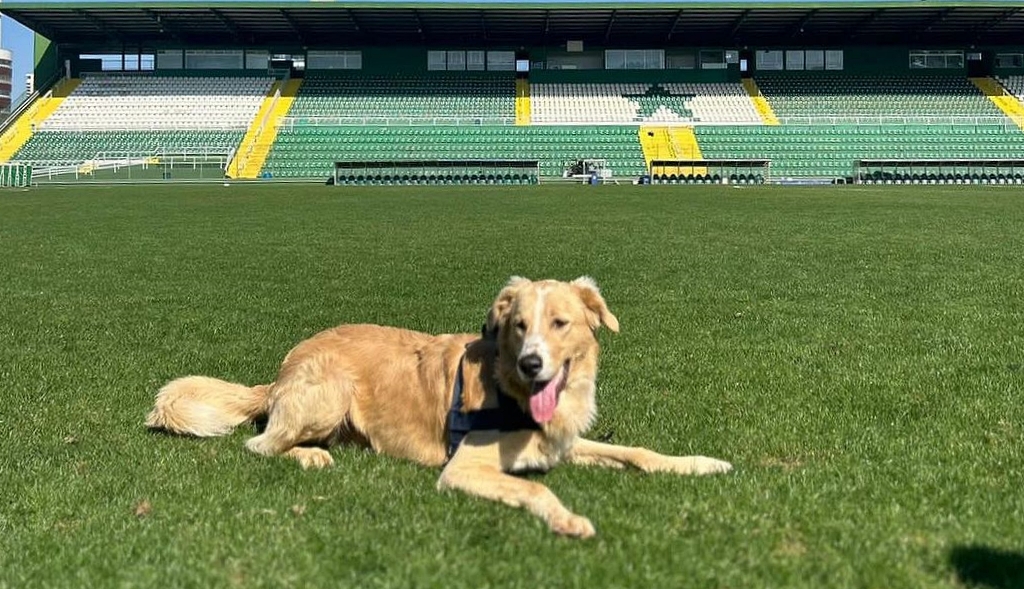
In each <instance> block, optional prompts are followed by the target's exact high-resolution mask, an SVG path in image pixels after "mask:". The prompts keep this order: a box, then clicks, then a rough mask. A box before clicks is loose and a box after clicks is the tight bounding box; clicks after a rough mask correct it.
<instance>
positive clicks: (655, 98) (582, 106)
mask: <svg viewBox="0 0 1024 589" xmlns="http://www.w3.org/2000/svg"><path fill="white" fill-rule="evenodd" d="M530 100H531V106H532V113H531V115H532V121H533V123H534V124H573V123H575V124H580V123H620V124H630V123H633V124H635V123H651V124H659V123H660V124H670V123H692V122H695V121H700V122H709V123H757V122H759V121H760V117H759V115H758V113H757V111H756V110H755V109H754V106H753V104H752V103H751V101H750V99H749V97H748V96H747V94H746V91H745V90H744V89H743V87H742V86H741V85H740V84H739V83H663V84H651V83H624V84H573V83H544V84H533V85H532V86H531V95H530Z"/></svg>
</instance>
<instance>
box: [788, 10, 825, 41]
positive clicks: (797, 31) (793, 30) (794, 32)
mask: <svg viewBox="0 0 1024 589" xmlns="http://www.w3.org/2000/svg"><path fill="white" fill-rule="evenodd" d="M817 13H818V9H817V8H814V9H812V10H809V11H807V14H805V15H803V16H802V17H800V20H798V21H796V24H795V25H793V26H792V27H790V29H789V30H788V31H786V34H785V35H784V36H785V37H787V38H789V39H791V40H792V39H796V38H797V37H799V36H800V35H802V34H803V32H804V27H805V26H807V23H809V22H811V19H812V18H814V15H815V14H817Z"/></svg>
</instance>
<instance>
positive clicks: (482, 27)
mask: <svg viewBox="0 0 1024 589" xmlns="http://www.w3.org/2000/svg"><path fill="white" fill-rule="evenodd" d="M486 14H487V13H486V12H485V11H483V10H481V11H480V32H481V34H482V35H483V38H484V41H486V40H487V16H486Z"/></svg>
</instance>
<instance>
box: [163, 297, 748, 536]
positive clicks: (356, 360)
mask: <svg viewBox="0 0 1024 589" xmlns="http://www.w3.org/2000/svg"><path fill="white" fill-rule="evenodd" d="M602 325H603V326H605V327H607V328H609V329H611V330H612V331H615V332H617V331H618V330H619V322H618V319H616V317H615V315H613V314H612V312H611V311H609V310H608V306H607V305H606V303H605V300H604V298H603V297H602V296H601V293H600V292H599V290H598V288H597V285H596V284H595V283H594V281H593V280H591V279H590V278H587V277H582V278H579V279H576V280H574V281H572V282H568V283H567V282H556V281H551V280H546V281H539V282H533V281H530V280H527V279H524V278H518V277H514V278H512V280H510V281H509V283H508V284H507V285H506V286H505V287H504V288H503V289H502V290H501V292H500V293H499V294H498V297H497V298H496V299H495V301H494V303H493V305H492V306H491V309H490V312H489V313H488V316H487V323H486V326H485V334H484V336H483V337H481V336H477V335H438V336H432V335H427V334H423V333H418V332H413V331H408V330H403V329H397V328H393V327H382V326H377V325H342V326H340V327H336V328H334V329H329V330H327V331H324V332H322V333H319V334H317V335H315V336H313V337H311V338H310V339H308V340H306V341H304V342H302V343H300V344H299V345H297V346H296V347H295V348H294V349H292V350H291V352H289V353H288V355H287V356H286V357H285V359H284V362H283V364H282V366H281V369H280V371H279V373H278V376H277V380H276V381H275V382H273V383H271V384H269V385H259V386H254V387H247V386H244V385H238V384H231V383H227V382H224V381H221V380H217V379H213V378H208V377H203V376H188V377H184V378H180V379H177V380H174V381H172V382H170V383H168V384H167V385H166V386H164V387H163V389H161V390H160V392H159V393H158V395H157V398H156V406H155V408H154V409H153V411H152V412H151V413H150V414H149V417H148V419H147V421H146V425H148V426H149V427H151V428H158V429H163V430H167V431H170V432H174V433H179V434H190V435H194V436H218V435H223V434H226V433H228V432H230V431H231V430H232V428H234V427H235V426H237V425H240V424H243V423H247V422H251V421H253V420H255V419H258V418H261V417H263V416H266V417H267V425H266V429H265V431H264V432H263V433H262V434H260V435H257V436H255V437H253V438H251V439H249V440H248V441H247V442H246V447H248V448H249V449H250V450H252V451H253V452H255V453H257V454H263V455H266V456H276V455H287V456H291V457H292V458H295V459H296V460H298V461H299V463H300V464H302V466H303V467H305V468H309V467H324V466H329V465H331V464H333V462H334V461H333V458H332V457H331V454H330V453H329V452H328V451H327V450H326V449H324V447H323V446H327V445H330V444H332V443H335V442H354V443H359V444H364V445H368V446H370V447H372V448H373V449H374V450H375V451H377V452H382V453H387V454H390V455H392V456H398V457H402V458H408V459H410V460H414V461H416V462H419V463H421V464H424V465H427V466H435V467H440V466H444V469H443V471H442V472H441V477H440V479H439V480H438V483H437V486H438V488H439V489H460V490H462V491H464V492H466V493H469V494H471V495H477V496H480V497H486V498H488V499H492V500H496V501H501V502H504V503H507V504H509V505H513V506H520V507H525V508H526V509H528V510H529V511H530V512H532V513H533V514H535V515H536V516H538V517H540V518H541V519H542V520H544V522H546V523H547V525H548V526H549V527H550V529H551V530H552V531H554V532H556V533H559V534H565V535H570V536H581V537H588V536H592V535H593V534H594V527H593V525H591V523H590V521H589V520H588V519H587V518H585V517H582V516H579V515H576V514H574V513H572V512H571V511H569V510H568V509H566V508H565V506H563V505H562V503H561V502H560V501H559V500H558V498H557V497H555V495H554V494H553V493H552V492H551V491H550V490H549V489H548V488H547V487H545V486H544V485H542V484H540V483H538V482H534V481H531V480H526V479H522V478H518V477H514V476H511V475H510V474H508V473H515V472H521V471H527V470H541V471H543V470H547V469H550V468H552V467H554V466H555V465H557V464H559V463H560V462H570V463H577V464H589V465H601V466H610V467H615V468H622V467H625V466H633V467H636V468H639V469H640V470H643V471H646V472H654V471H667V472H674V473H678V474H707V473H718V472H726V471H728V470H730V469H731V468H732V467H731V466H730V465H729V464H728V463H726V462H722V461H719V460H714V459H711V458H705V457H702V456H686V457H678V456H664V455H661V454H657V453H655V452H652V451H650V450H647V449H643V448H629V447H622V446H612V445H609V444H602V443H598V442H594V441H590V440H586V439H584V438H582V437H581V435H582V434H583V433H584V432H586V431H587V430H588V429H589V428H590V426H591V424H592V423H593V421H594V418H595V416H596V413H597V407H596V405H595V399H594V396H595V395H594V393H595V380H596V377H597V356H598V344H597V338H596V337H595V334H596V331H597V329H598V328H599V327H600V326H602ZM463 356H464V358H463ZM526 356H532V357H534V359H533V363H534V364H535V365H534V366H533V368H534V369H535V370H536V369H537V366H536V359H537V358H539V359H540V366H539V370H538V371H537V373H536V374H534V375H530V374H528V372H529V370H527V372H524V368H523V364H522V362H520V360H521V359H522V358H524V357H526ZM460 359H462V362H461V365H462V367H463V377H464V383H465V384H464V388H463V407H462V410H464V411H472V410H476V409H480V408H487V407H494V406H496V405H497V395H498V394H500V393H499V389H500V390H501V391H504V392H505V393H506V394H508V395H510V396H512V397H513V398H515V399H516V400H517V401H518V402H519V403H520V405H521V406H522V407H523V409H524V410H526V411H530V412H531V413H532V414H533V416H534V417H535V418H537V417H538V416H539V417H540V418H539V419H537V421H538V422H540V426H541V427H540V429H539V430H523V431H513V432H497V431H473V432H470V433H469V434H468V435H467V436H466V438H465V440H464V441H463V443H462V445H461V446H460V447H459V449H458V451H457V452H456V453H455V455H454V456H452V457H451V458H450V459H448V457H447V441H448V440H447V430H446V420H447V414H448V411H449V408H450V405H451V402H452V394H453V393H452V391H453V385H454V382H455V377H456V373H457V371H458V369H459V365H460ZM528 368H529V367H528ZM545 383H548V384H550V386H549V387H545V386H544V385H545ZM541 388H543V390H546V391H548V393H549V396H548V397H547V399H548V400H549V401H550V400H551V399H556V400H557V404H556V405H555V406H554V410H553V413H552V412H551V408H550V407H548V409H547V410H545V409H543V405H537V406H535V405H534V404H533V403H531V397H533V401H534V402H538V399H539V398H540V397H539V396H538V395H537V394H536V393H535V391H537V390H539V389H541ZM556 389H557V393H556V395H557V396H552V395H550V392H551V391H554V390H556ZM446 460H447V462H446Z"/></svg>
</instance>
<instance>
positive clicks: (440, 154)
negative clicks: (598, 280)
mask: <svg viewBox="0 0 1024 589" xmlns="http://www.w3.org/2000/svg"><path fill="white" fill-rule="evenodd" d="M481 158H490V159H518V160H538V161H539V162H540V165H541V174H542V175H545V176H559V175H561V174H562V171H563V169H564V167H565V165H566V163H568V162H570V161H573V160H577V159H584V158H603V159H607V160H608V165H609V167H610V168H612V170H613V171H614V173H615V174H616V175H633V176H637V175H640V174H642V173H643V171H644V159H643V153H642V152H641V150H640V145H639V143H638V141H637V138H636V128H635V127H626V126H590V127H582V126H533V127H519V126H515V125H503V126H498V125H495V126H490V125H469V126H455V125H422V126H365V125H351V126H296V127H294V128H291V129H288V128H283V129H281V131H280V132H279V133H278V138H277V141H276V142H275V143H274V146H273V148H272V149H271V152H270V156H269V157H268V158H267V164H266V166H265V167H264V171H265V172H269V173H270V174H271V175H272V176H274V177H276V178H311V177H312V178H323V177H327V176H329V175H330V174H331V173H332V171H333V164H334V162H335V161H362V160H422V159H481Z"/></svg>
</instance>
